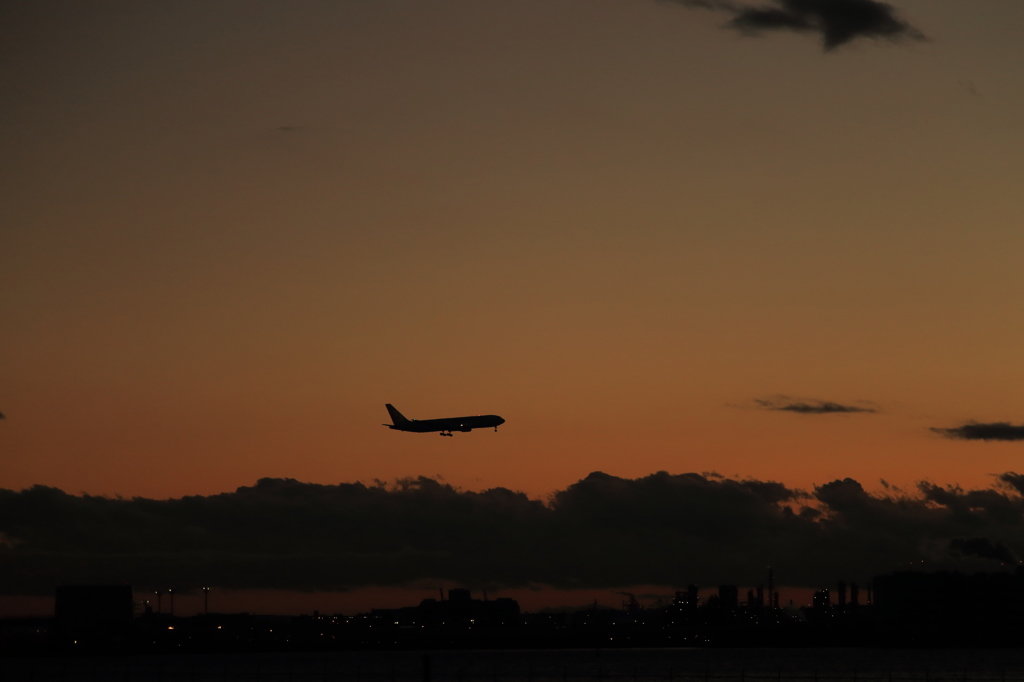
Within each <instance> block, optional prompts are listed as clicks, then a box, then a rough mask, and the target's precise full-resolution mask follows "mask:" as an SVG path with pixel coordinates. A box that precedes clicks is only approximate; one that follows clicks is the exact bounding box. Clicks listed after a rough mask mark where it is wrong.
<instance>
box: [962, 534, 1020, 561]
mask: <svg viewBox="0 0 1024 682" xmlns="http://www.w3.org/2000/svg"><path fill="white" fill-rule="evenodd" d="M949 551H950V552H951V553H952V554H954V555H959V556H976V557H981V558H982V559H993V560H995V561H998V562H1000V563H1004V564H1015V563H1017V557H1016V556H1014V554H1013V552H1011V551H1010V548H1009V547H1007V546H1006V545H1004V544H1003V543H1001V542H992V541H991V540H989V539H988V538H954V539H952V540H950V541H949Z"/></svg>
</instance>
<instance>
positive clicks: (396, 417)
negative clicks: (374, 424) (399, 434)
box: [384, 403, 409, 426]
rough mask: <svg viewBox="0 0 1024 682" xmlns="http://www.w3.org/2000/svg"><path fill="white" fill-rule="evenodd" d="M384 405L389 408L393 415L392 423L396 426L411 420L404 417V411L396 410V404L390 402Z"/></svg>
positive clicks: (389, 412)
mask: <svg viewBox="0 0 1024 682" xmlns="http://www.w3.org/2000/svg"><path fill="white" fill-rule="evenodd" d="M384 407H386V408H388V414H390V415H391V423H392V424H394V425H395V426H400V425H402V424H408V423H409V420H408V419H406V418H405V417H403V416H402V413H401V412H399V411H398V410H396V409H395V406H394V405H392V404H391V403H388V404H387V405H385V406H384Z"/></svg>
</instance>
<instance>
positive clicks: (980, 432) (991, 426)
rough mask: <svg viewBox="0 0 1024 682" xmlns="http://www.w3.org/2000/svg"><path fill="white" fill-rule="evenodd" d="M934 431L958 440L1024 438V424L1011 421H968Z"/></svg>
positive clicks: (1009, 439) (933, 429)
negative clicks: (1011, 422)
mask: <svg viewBox="0 0 1024 682" xmlns="http://www.w3.org/2000/svg"><path fill="white" fill-rule="evenodd" d="M931 430H932V431H933V432H935V433H938V434H940V435H943V436H945V437H946V438H953V439H956V440H1003V441H1012V440H1024V424H1022V425H1020V426H1017V425H1015V424H1010V423H1009V422H991V423H988V424H979V423H978V422H968V423H966V424H964V425H962V426H956V427H953V428H949V429H942V428H935V427H933V428H932V429H931Z"/></svg>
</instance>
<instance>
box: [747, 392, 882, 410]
mask: <svg viewBox="0 0 1024 682" xmlns="http://www.w3.org/2000/svg"><path fill="white" fill-rule="evenodd" d="M754 404H755V405H757V406H758V407H760V408H762V409H765V410H772V411H776V412H796V413H797V414H856V413H861V412H863V413H873V412H877V411H878V410H876V409H875V408H873V407H864V406H857V405H843V404H840V403H834V402H831V401H828V400H809V401H804V400H794V399H792V398H789V397H787V396H784V395H780V396H777V397H775V398H767V399H763V400H761V399H755V400H754Z"/></svg>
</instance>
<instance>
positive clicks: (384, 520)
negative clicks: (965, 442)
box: [0, 472, 1024, 594]
mask: <svg viewBox="0 0 1024 682" xmlns="http://www.w3.org/2000/svg"><path fill="white" fill-rule="evenodd" d="M1021 480H1022V477H1020V476H1019V475H1018V474H1014V473H1007V474H1003V476H1001V477H999V479H998V482H997V488H993V489H985V490H968V491H965V490H961V489H960V488H957V487H941V486H935V485H933V484H924V483H923V484H920V485H919V486H918V488H917V489H915V490H914V491H912V492H911V493H906V494H904V493H902V492H893V491H892V489H889V490H887V491H886V492H884V493H882V494H874V493H869V492H867V491H866V490H865V489H864V487H863V486H862V485H861V484H860V483H859V482H857V481H855V480H853V479H843V480H836V481H832V482H830V483H827V484H825V485H822V486H820V487H817V488H815V489H814V490H813V491H810V492H803V491H800V490H795V489H792V488H789V487H787V486H785V485H783V484H781V483H777V482H773V481H759V480H738V479H731V478H725V477H718V476H710V475H700V474H692V473H691V474H678V475H673V474H668V473H665V472H659V473H656V474H652V475H650V476H645V477H642V478H637V479H627V478H619V477H616V476H611V475H608V474H604V473H600V472H595V473H592V474H590V475H589V476H587V477H586V478H584V479H582V480H580V481H577V482H576V483H574V484H572V485H570V486H569V487H567V488H566V489H564V490H562V491H559V492H557V493H556V494H554V495H553V496H552V497H551V499H550V500H549V501H548V502H547V503H545V502H542V501H540V500H535V499H530V498H528V497H527V496H526V495H524V494H522V493H517V492H513V491H510V490H507V489H503V488H494V489H491V490H485V491H482V492H468V491H461V490H458V489H456V488H453V487H452V486H449V485H445V484H443V483H440V482H438V481H436V480H434V479H430V478H417V479H408V480H402V481H398V482H396V483H394V484H392V485H388V486H385V485H382V484H378V485H372V486H366V485H363V484H360V483H344V484H339V485H318V484H312V483H300V482H298V481H294V480H290V479H262V480H260V481H259V482H258V483H257V484H256V485H254V486H251V487H243V488H239V489H238V490H236V491H235V492H232V493H224V494H220V495H211V496H208V497H202V496H195V497H184V498H180V499H173V500H151V499H145V498H134V499H120V498H106V497H95V496H90V495H81V496H78V495H69V494H67V493H65V492H63V491H61V490H58V489H56V488H49V487H45V486H36V487H33V488H29V489H27V490H22V491H20V492H16V491H10V490H0V539H2V541H0V575H3V576H4V579H3V581H2V582H0V591H2V592H5V593H22V594H50V593H52V590H53V588H54V586H55V585H58V584H61V583H119V582H126V583H131V584H134V585H136V586H137V587H139V588H141V589H150V588H154V587H168V586H173V587H175V588H176V589H182V590H184V589H189V588H195V587H198V586H201V585H213V586H216V587H222V588H275V589H286V590H346V589H352V588H357V587H362V586H367V585H402V584H417V583H421V582H422V581H426V580H443V581H448V582H453V583H461V584H464V585H468V586H471V587H472V586H485V585H486V586H488V587H490V586H495V587H500V586H505V587H523V586H534V585H550V586H555V587H561V588H573V587H578V588H608V589H621V588H623V587H625V586H627V585H637V584H649V585H665V586H680V585H686V584H690V583H696V584H699V585H717V584H721V583H735V584H740V585H750V584H756V583H757V582H763V580H764V578H765V576H764V575H763V574H764V567H765V566H768V565H771V566H773V567H774V568H775V574H776V577H777V579H778V580H779V581H780V584H786V585H803V586H818V585H823V584H831V583H832V582H834V581H835V580H836V579H839V578H842V579H845V580H860V581H866V580H868V579H870V578H871V576H873V575H876V574H878V573H884V572H888V571H891V570H893V569H894V568H898V567H900V566H905V565H907V564H908V563H909V562H919V561H920V560H922V559H926V560H929V561H931V562H932V563H931V564H930V566H932V567H933V568H940V567H965V566H966V567H968V568H971V567H976V566H978V565H982V566H983V564H984V561H987V560H989V559H990V558H992V557H991V556H990V555H998V556H1004V557H1012V556H1013V550H1011V548H1014V549H1016V550H1019V549H1020V548H1021V547H1024V497H1022V495H1021V494H1020V492H1019V488H1017V487H1015V486H1016V484H1017V483H1018V482H1020V481H1021ZM965 538H967V539H968V540H965ZM970 538H982V539H984V540H985V541H987V542H988V543H989V545H990V546H989V545H984V544H983V543H981V542H980V541H978V540H969V539H970ZM951 549H952V550H953V551H952V552H951ZM971 562H974V563H973V564H972V563H971ZM918 565H920V564H918ZM975 570H976V568H975Z"/></svg>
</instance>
